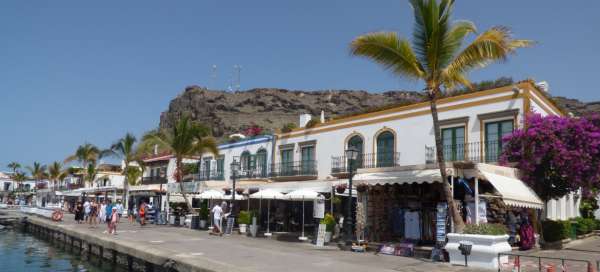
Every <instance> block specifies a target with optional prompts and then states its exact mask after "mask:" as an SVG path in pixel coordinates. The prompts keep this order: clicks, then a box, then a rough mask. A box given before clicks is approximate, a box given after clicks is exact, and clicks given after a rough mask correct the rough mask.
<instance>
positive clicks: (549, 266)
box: [546, 264, 554, 272]
mask: <svg viewBox="0 0 600 272" xmlns="http://www.w3.org/2000/svg"><path fill="white" fill-rule="evenodd" d="M547 268H548V269H546V272H554V265H553V264H550V265H548V266H547Z"/></svg>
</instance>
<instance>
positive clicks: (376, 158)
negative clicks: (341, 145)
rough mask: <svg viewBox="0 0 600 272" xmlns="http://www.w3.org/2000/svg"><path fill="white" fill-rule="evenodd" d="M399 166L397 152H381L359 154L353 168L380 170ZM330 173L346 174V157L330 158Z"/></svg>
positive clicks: (398, 154)
mask: <svg viewBox="0 0 600 272" xmlns="http://www.w3.org/2000/svg"><path fill="white" fill-rule="evenodd" d="M399 165H400V153H399V152H381V153H367V154H359V155H358V158H357V160H356V161H355V162H354V166H353V167H354V168H355V169H359V168H380V167H394V166H399ZM331 173H332V174H340V173H348V160H347V159H346V156H337V157H331Z"/></svg>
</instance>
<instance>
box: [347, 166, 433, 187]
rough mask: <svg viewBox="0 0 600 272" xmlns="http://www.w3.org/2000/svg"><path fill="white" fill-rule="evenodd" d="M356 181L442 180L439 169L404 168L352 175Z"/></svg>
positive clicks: (371, 183) (419, 182) (384, 182)
mask: <svg viewBox="0 0 600 272" xmlns="http://www.w3.org/2000/svg"><path fill="white" fill-rule="evenodd" d="M353 180H354V181H355V182H356V183H358V182H362V183H367V184H370V185H377V184H380V185H384V184H404V183H407V184H411V183H417V184H421V183H434V182H440V183H441V182H442V176H441V175H440V170H439V169H424V170H404V171H389V172H377V173H360V174H357V175H356V176H354V179H353Z"/></svg>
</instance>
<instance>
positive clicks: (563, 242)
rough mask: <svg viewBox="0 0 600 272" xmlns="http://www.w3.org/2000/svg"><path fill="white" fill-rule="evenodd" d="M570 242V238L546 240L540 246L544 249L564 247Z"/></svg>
mask: <svg viewBox="0 0 600 272" xmlns="http://www.w3.org/2000/svg"><path fill="white" fill-rule="evenodd" d="M569 242H571V239H570V238H567V239H563V240H560V241H554V242H546V241H544V242H543V243H540V247H541V248H542V249H563V247H564V246H565V245H566V244H568V243H569Z"/></svg>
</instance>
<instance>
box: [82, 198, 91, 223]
mask: <svg viewBox="0 0 600 272" xmlns="http://www.w3.org/2000/svg"><path fill="white" fill-rule="evenodd" d="M83 212H84V217H83V220H84V221H85V222H86V223H88V220H89V219H90V201H89V200H88V199H87V198H86V199H85V202H83Z"/></svg>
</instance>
